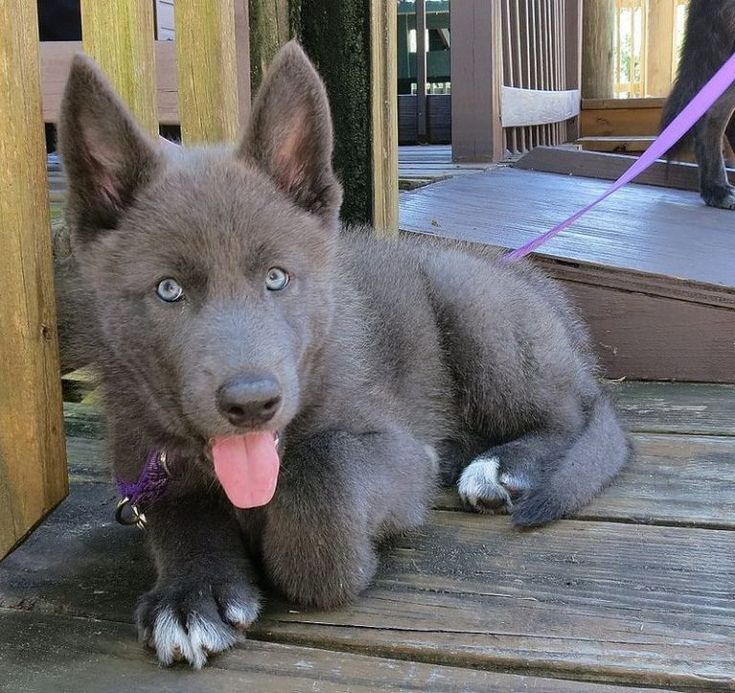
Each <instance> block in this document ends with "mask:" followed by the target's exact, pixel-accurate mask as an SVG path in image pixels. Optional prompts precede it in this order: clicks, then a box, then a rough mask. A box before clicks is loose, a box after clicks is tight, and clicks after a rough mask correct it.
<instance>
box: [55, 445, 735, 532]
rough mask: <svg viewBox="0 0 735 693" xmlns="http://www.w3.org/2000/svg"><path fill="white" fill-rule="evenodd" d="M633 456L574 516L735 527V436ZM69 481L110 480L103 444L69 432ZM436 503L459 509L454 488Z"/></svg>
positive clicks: (646, 449)
mask: <svg viewBox="0 0 735 693" xmlns="http://www.w3.org/2000/svg"><path fill="white" fill-rule="evenodd" d="M634 439H635V445H636V457H635V459H634V460H633V462H632V463H631V464H630V465H629V466H628V467H627V468H626V469H625V470H624V471H623V473H622V474H621V476H620V477H619V479H618V480H617V481H616V482H615V483H614V484H612V485H611V486H610V487H609V488H607V489H606V490H605V491H604V492H603V493H602V495H601V496H600V497H599V498H597V499H596V500H595V501H593V502H592V504H591V505H590V506H588V507H587V508H585V509H583V510H582V511H581V512H580V513H579V515H578V516H577V518H576V519H580V520H605V521H607V520H618V521H624V522H639V523H642V524H670V525H682V526H696V527H713V528H730V529H735V494H733V492H732V489H733V488H735V438H731V437H722V436H687V437H683V436H680V435H663V434H636V435H635V436H634ZM67 454H68V457H69V459H70V461H71V468H70V472H71V478H72V480H73V481H80V482H81V481H101V482H109V481H110V478H111V475H110V471H109V468H108V466H107V465H106V464H105V457H106V452H105V449H104V444H103V443H102V442H101V441H98V440H91V439H86V438H69V439H68V442H67ZM437 508H439V509H444V510H459V509H461V505H460V502H459V499H458V497H457V494H456V493H455V492H454V491H453V490H447V491H445V492H444V493H442V494H441V496H440V497H439V499H438V502H437Z"/></svg>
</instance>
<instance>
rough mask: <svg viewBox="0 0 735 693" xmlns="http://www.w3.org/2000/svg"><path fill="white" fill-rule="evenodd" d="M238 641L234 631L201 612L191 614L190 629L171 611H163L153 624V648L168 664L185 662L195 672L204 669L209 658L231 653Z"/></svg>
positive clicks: (188, 623) (188, 625)
mask: <svg viewBox="0 0 735 693" xmlns="http://www.w3.org/2000/svg"><path fill="white" fill-rule="evenodd" d="M187 631H188V632H187ZM236 641H237V636H236V635H235V632H234V631H233V630H232V629H231V628H229V627H228V626H226V625H225V624H224V623H221V622H220V623H213V622H212V621H209V620H207V619H205V618H204V617H202V616H200V615H199V614H197V613H191V614H190V615H189V618H188V620H187V624H186V630H185V629H184V628H183V627H182V625H181V623H180V622H179V619H178V618H177V617H176V615H175V614H174V612H173V611H172V610H171V609H164V610H162V611H161V612H160V613H159V614H158V616H156V621H155V623H154V624H153V637H152V645H153V646H154V647H155V648H156V654H157V655H158V659H159V660H160V661H161V662H162V663H163V664H165V665H169V664H171V663H173V662H174V661H177V660H181V659H185V660H186V661H187V662H189V664H191V666H193V667H194V668H195V669H201V668H202V667H203V666H204V665H205V664H206V662H207V656H208V655H210V654H214V653H215V652H222V651H223V650H228V649H229V648H231V647H232V646H233V645H234V644H235V642H236Z"/></svg>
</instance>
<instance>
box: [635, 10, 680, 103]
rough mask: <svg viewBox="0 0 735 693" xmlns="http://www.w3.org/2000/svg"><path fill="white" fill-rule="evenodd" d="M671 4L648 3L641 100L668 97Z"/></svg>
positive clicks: (670, 54)
mask: <svg viewBox="0 0 735 693" xmlns="http://www.w3.org/2000/svg"><path fill="white" fill-rule="evenodd" d="M674 9H675V8H674V3H673V2H672V0H648V18H647V21H646V41H645V46H646V49H645V50H646V71H645V76H644V84H643V95H644V96H659V97H661V96H668V95H669V91H670V90H671V82H672V76H673V62H674Z"/></svg>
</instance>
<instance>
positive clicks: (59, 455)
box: [0, 0, 67, 558]
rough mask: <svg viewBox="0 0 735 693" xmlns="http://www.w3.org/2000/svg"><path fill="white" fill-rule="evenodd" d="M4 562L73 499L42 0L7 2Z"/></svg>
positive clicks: (0, 344)
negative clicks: (44, 109) (42, 63)
mask: <svg viewBox="0 0 735 693" xmlns="http://www.w3.org/2000/svg"><path fill="white" fill-rule="evenodd" d="M0 113H2V119H1V120H0V182H1V185H2V194H0V323H1V324H0V362H1V363H2V367H0V558H2V556H4V555H5V554H6V553H7V552H8V551H9V550H10V549H11V548H12V547H13V546H14V545H15V544H16V543H17V542H18V541H19V540H21V539H22V538H23V537H24V536H25V535H26V533H27V532H28V531H30V529H31V528H32V527H33V526H34V525H35V524H36V523H37V522H39V521H40V520H41V519H42V518H43V517H44V516H45V515H46V514H47V513H48V512H49V511H50V510H52V509H53V508H54V506H55V505H56V504H57V503H58V502H59V501H60V500H61V499H62V498H64V496H65V495H66V493H67V480H66V464H65V456H64V427H63V421H62V409H61V380H60V373H59V356H58V341H57V334H56V314H55V313H56V311H55V305H54V285H53V277H54V275H53V265H52V257H51V233H50V229H49V211H48V210H49V203H48V188H47V183H46V165H45V161H46V157H45V143H44V133H43V122H42V119H41V88H40V78H39V57H38V18H37V13H36V2H35V0H7V1H6V2H3V3H0Z"/></svg>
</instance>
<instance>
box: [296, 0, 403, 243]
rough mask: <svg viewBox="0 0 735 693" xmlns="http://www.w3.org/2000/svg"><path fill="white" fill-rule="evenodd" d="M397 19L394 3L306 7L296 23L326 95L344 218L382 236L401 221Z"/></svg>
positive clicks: (326, 0) (324, 2) (327, 2)
mask: <svg viewBox="0 0 735 693" xmlns="http://www.w3.org/2000/svg"><path fill="white" fill-rule="evenodd" d="M395 14H396V5H395V1H394V0H301V5H300V17H299V19H298V21H297V24H298V27H299V32H298V33H299V35H300V39H301V42H302V44H303V46H304V48H305V49H306V52H307V53H308V55H309V57H310V58H311V59H312V60H313V61H314V63H315V64H316V67H317V69H318V70H319V73H320V74H321V76H322V77H323V78H324V81H325V83H326V85H327V91H328V93H329V100H330V104H331V108H332V117H333V119H334V130H335V150H334V163H335V169H336V171H337V173H338V175H339V177H340V180H341V181H342V185H343V187H344V192H345V195H344V203H343V205H342V218H343V219H344V221H346V222H347V223H365V222H368V223H375V224H376V226H378V227H379V228H380V229H382V230H384V231H393V230H394V229H395V228H396V222H395V221H394V220H395V219H397V195H398V163H397V143H398V123H397V121H398V116H397V101H398V98H397V89H396V82H397V66H396V57H397V45H396V44H397V37H396V35H397V17H396V16H395Z"/></svg>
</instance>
